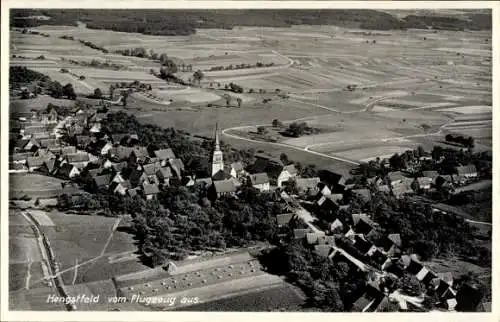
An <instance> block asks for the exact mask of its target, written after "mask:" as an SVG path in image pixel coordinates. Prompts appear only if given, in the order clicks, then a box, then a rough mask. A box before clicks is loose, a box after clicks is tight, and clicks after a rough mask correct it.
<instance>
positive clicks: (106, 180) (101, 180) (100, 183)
mask: <svg viewBox="0 0 500 322" xmlns="http://www.w3.org/2000/svg"><path fill="white" fill-rule="evenodd" d="M110 184H111V174H109V173H108V174H103V175H100V176H96V177H95V178H94V180H93V186H94V189H103V188H105V189H107V188H108V187H109V185H110Z"/></svg>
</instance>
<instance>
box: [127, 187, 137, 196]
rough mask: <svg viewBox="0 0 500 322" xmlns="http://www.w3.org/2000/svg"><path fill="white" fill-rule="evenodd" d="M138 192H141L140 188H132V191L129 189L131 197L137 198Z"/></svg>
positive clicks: (128, 192)
mask: <svg viewBox="0 0 500 322" xmlns="http://www.w3.org/2000/svg"><path fill="white" fill-rule="evenodd" d="M138 191H139V188H132V189H128V190H127V194H128V195H129V196H130V197H135V196H137V193H138Z"/></svg>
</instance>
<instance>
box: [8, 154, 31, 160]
mask: <svg viewBox="0 0 500 322" xmlns="http://www.w3.org/2000/svg"><path fill="white" fill-rule="evenodd" d="M31 156H33V153H31V152H26V153H14V154H11V155H10V157H9V159H10V161H23V160H26V158H27V157H31Z"/></svg>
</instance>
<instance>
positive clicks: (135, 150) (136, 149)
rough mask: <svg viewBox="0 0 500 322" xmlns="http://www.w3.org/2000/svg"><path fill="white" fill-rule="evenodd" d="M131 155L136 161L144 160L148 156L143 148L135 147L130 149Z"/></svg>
mask: <svg viewBox="0 0 500 322" xmlns="http://www.w3.org/2000/svg"><path fill="white" fill-rule="evenodd" d="M132 153H134V155H135V156H136V157H137V159H139V160H141V159H145V158H146V157H148V156H149V152H148V149H147V148H146V147H145V146H136V147H134V148H132Z"/></svg>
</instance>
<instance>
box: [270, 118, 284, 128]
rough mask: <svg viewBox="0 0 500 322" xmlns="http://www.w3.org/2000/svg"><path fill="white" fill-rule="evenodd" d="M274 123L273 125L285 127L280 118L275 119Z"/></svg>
mask: <svg viewBox="0 0 500 322" xmlns="http://www.w3.org/2000/svg"><path fill="white" fill-rule="evenodd" d="M272 125H273V127H283V123H282V122H281V121H280V120H278V119H274V120H273V122H272Z"/></svg>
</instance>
